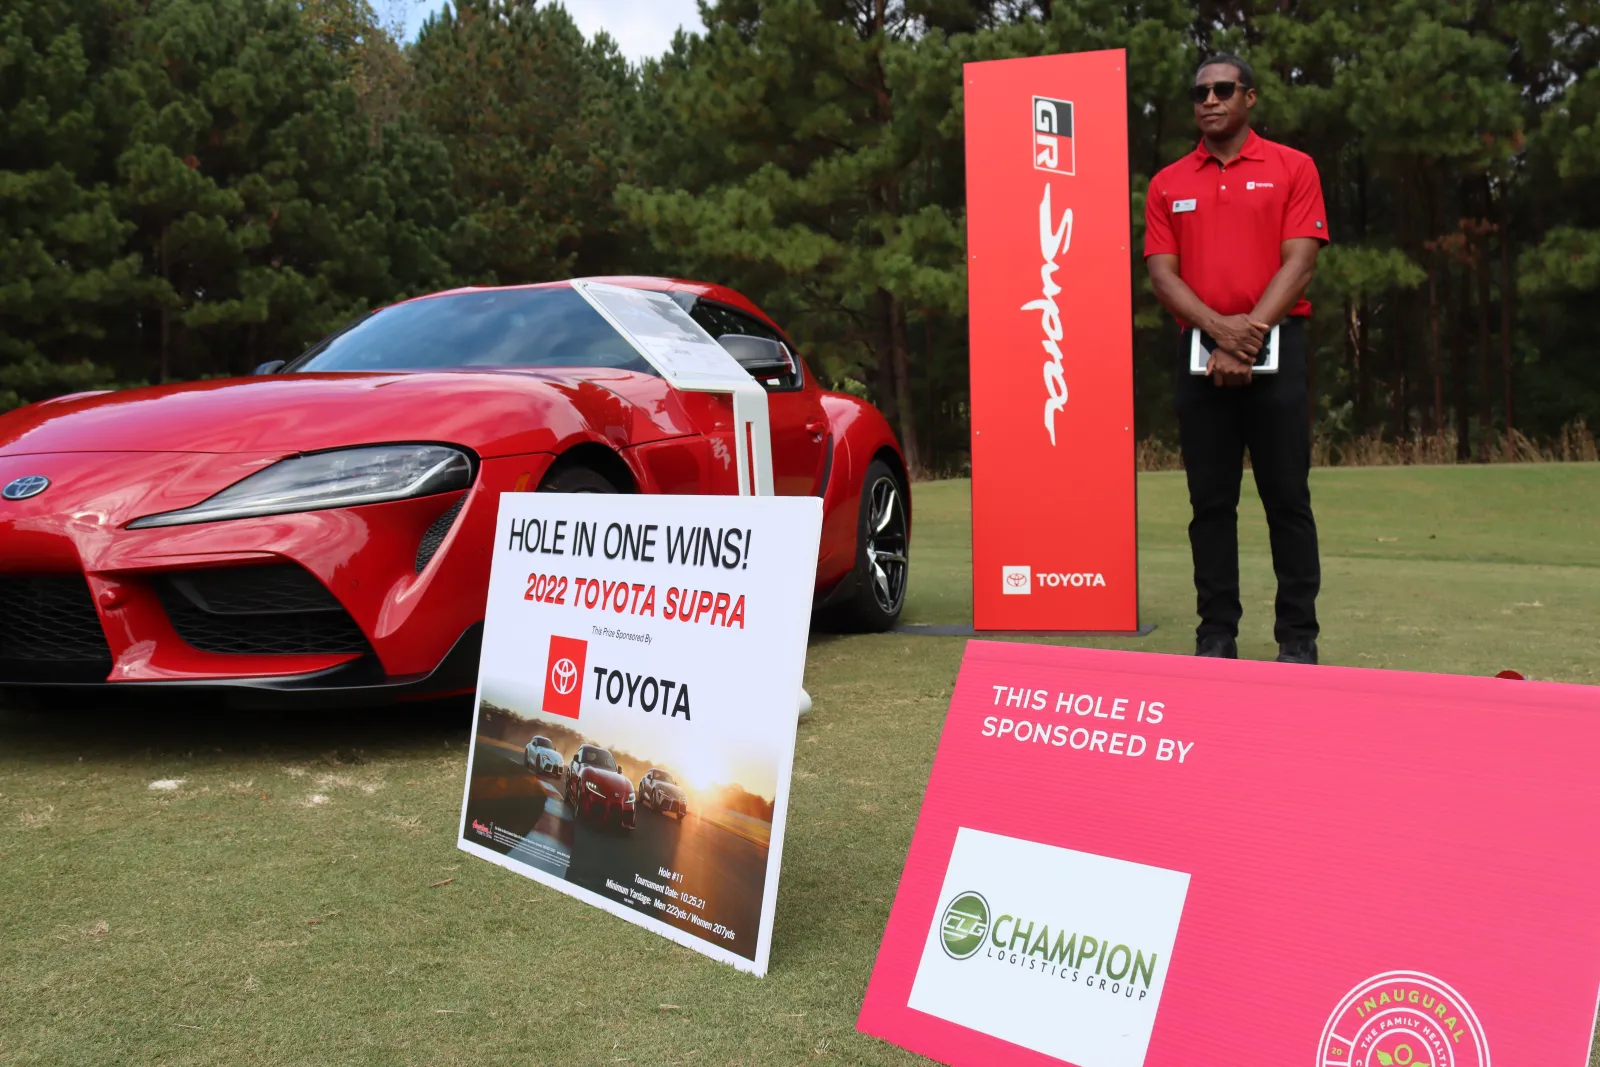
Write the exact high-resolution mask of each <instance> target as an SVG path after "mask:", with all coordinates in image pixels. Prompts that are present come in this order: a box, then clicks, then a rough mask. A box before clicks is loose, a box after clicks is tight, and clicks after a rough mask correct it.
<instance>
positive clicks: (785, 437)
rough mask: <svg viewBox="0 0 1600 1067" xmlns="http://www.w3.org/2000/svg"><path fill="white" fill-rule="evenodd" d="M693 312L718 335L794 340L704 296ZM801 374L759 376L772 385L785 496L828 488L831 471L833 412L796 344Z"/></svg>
mask: <svg viewBox="0 0 1600 1067" xmlns="http://www.w3.org/2000/svg"><path fill="white" fill-rule="evenodd" d="M689 315H690V317H691V318H693V319H694V320H695V321H696V322H698V323H699V324H700V325H701V326H702V327H703V328H704V329H705V330H706V332H707V333H709V334H710V335H711V336H712V337H725V336H727V335H728V334H746V335H748V336H751V337H765V338H767V339H769V340H773V341H780V342H782V343H783V344H784V345H785V346H786V347H787V346H789V342H788V339H787V338H785V337H783V336H782V335H781V334H780V333H778V331H776V330H774V329H773V328H772V327H771V326H768V325H767V324H766V323H764V322H762V321H760V320H759V319H757V318H755V317H754V316H751V315H747V314H745V313H744V312H742V311H739V310H737V309H735V308H731V307H728V306H727V305H726V304H719V303H717V302H716V301H714V300H706V299H704V298H701V299H699V300H697V301H695V303H694V305H693V306H692V307H691V308H690V309H689ZM790 355H792V356H793V357H794V366H795V373H794V374H792V375H787V376H784V377H779V378H770V379H758V380H760V381H761V384H762V386H764V387H765V388H766V390H767V417H768V420H769V421H770V423H771V425H772V483H773V489H774V490H776V492H777V493H778V495H779V496H812V495H815V494H817V493H820V492H821V491H822V489H823V484H822V479H823V474H824V472H825V471H826V470H827V454H828V449H829V448H830V447H831V443H830V442H829V440H828V416H827V413H826V412H825V411H823V409H822V391H821V390H820V389H818V388H817V384H816V382H815V381H814V380H812V378H811V376H810V375H809V374H807V373H806V371H805V367H804V365H803V364H802V363H801V361H800V354H799V353H798V352H795V351H794V349H793V348H792V347H790Z"/></svg>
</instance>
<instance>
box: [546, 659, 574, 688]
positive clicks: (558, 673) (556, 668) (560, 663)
mask: <svg viewBox="0 0 1600 1067" xmlns="http://www.w3.org/2000/svg"><path fill="white" fill-rule="evenodd" d="M550 684H551V685H552V686H554V687H555V691H556V692H558V693H560V694H561V695H562V696H566V695H567V694H568V693H570V692H572V690H573V689H575V688H576V687H577V685H578V665H577V664H576V663H574V662H572V661H571V660H570V659H568V658H567V657H565V656H562V657H561V658H560V659H558V660H556V661H555V663H554V664H552V665H551V667H550Z"/></svg>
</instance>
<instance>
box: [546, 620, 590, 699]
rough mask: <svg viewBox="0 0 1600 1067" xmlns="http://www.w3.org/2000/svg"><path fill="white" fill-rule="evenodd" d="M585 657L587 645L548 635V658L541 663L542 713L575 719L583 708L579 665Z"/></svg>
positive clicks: (581, 664)
mask: <svg viewBox="0 0 1600 1067" xmlns="http://www.w3.org/2000/svg"><path fill="white" fill-rule="evenodd" d="M588 655H589V642H587V641H580V640H578V639H577V638H575V637H558V636H556V635H555V634H551V635H550V655H549V658H548V659H546V660H545V663H546V664H547V666H546V668H545V676H544V710H545V711H547V712H549V713H550V714H551V715H562V716H565V717H566V718H569V719H576V718H577V717H578V710H579V708H580V707H581V706H582V705H583V664H584V660H586V659H587V658H588Z"/></svg>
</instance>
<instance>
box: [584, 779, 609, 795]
mask: <svg viewBox="0 0 1600 1067" xmlns="http://www.w3.org/2000/svg"><path fill="white" fill-rule="evenodd" d="M583 787H584V788H585V789H587V790H588V791H589V792H591V793H593V794H594V795H595V796H597V797H603V796H605V794H604V793H602V792H601V791H600V787H599V786H597V785H595V784H594V783H593V782H584V783H583Z"/></svg>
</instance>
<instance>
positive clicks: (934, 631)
mask: <svg viewBox="0 0 1600 1067" xmlns="http://www.w3.org/2000/svg"><path fill="white" fill-rule="evenodd" d="M1155 628H1156V624H1155V623H1153V622H1146V623H1140V624H1139V628H1138V629H1137V630H978V629H974V628H973V626H972V624H971V623H958V624H956V625H944V624H941V623H916V622H913V623H907V624H906V625H904V626H896V627H895V628H894V629H893V630H890V631H889V632H890V633H894V634H915V635H918V636H921V637H1149V636H1150V634H1151V633H1152V632H1153V631H1154V630H1155Z"/></svg>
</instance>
